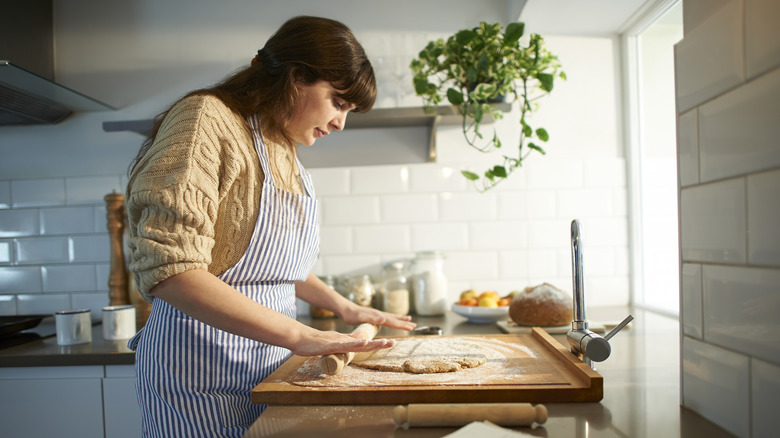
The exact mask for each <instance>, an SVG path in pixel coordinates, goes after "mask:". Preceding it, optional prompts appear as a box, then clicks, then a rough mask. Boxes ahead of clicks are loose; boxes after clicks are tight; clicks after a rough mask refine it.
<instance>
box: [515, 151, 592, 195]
mask: <svg viewBox="0 0 780 438" xmlns="http://www.w3.org/2000/svg"><path fill="white" fill-rule="evenodd" d="M583 167H584V166H583V163H582V162H581V161H563V160H552V159H549V158H548V159H545V160H540V161H537V162H535V163H534V165H533V166H529V167H528V168H526V169H525V171H526V172H528V176H527V177H526V182H527V184H528V188H531V189H567V188H580V187H583V183H584V177H583Z"/></svg>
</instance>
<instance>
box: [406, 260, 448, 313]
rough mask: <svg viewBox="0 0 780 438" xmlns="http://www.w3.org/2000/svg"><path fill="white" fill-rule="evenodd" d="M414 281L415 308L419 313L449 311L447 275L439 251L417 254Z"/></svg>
mask: <svg viewBox="0 0 780 438" xmlns="http://www.w3.org/2000/svg"><path fill="white" fill-rule="evenodd" d="M413 266H414V269H413V277H412V278H413V281H412V295H413V297H414V300H413V301H414V309H415V312H416V313H417V314H418V315H443V314H444V313H445V312H446V311H447V276H446V275H444V255H443V254H442V253H440V252H439V251H422V252H418V253H417V254H415V257H414V264H413Z"/></svg>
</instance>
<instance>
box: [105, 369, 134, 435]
mask: <svg viewBox="0 0 780 438" xmlns="http://www.w3.org/2000/svg"><path fill="white" fill-rule="evenodd" d="M103 408H104V410H105V411H104V412H105V419H106V438H139V437H140V436H141V410H140V409H139V408H138V399H137V398H136V392H135V369H134V368H133V365H106V378H105V379H103Z"/></svg>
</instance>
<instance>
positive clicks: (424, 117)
mask: <svg viewBox="0 0 780 438" xmlns="http://www.w3.org/2000/svg"><path fill="white" fill-rule="evenodd" d="M496 106H497V107H498V109H499V110H501V111H502V112H509V111H510V110H511V105H510V104H508V103H500V104H496ZM461 121H462V118H461V116H460V115H459V114H458V112H457V109H456V108H455V107H453V106H440V107H438V108H437V109H436V112H435V113H428V112H426V111H425V110H424V109H423V108H422V107H410V108H376V109H373V110H371V111H369V112H368V113H363V114H360V113H354V114H350V115H349V119H348V122H347V128H346V129H347V130H350V129H365V128H401V127H428V145H427V146H428V153H427V156H428V161H435V160H436V128H437V127H438V126H444V125H459V124H460V123H461ZM493 121H494V120H493V119H492V118H491V119H489V120H484V121H483V122H482V123H483V124H487V123H492V122H493ZM153 125H154V121H153V120H152V119H144V120H118V121H107V122H103V131H105V132H121V131H130V132H135V133H138V134H141V135H143V136H144V137H146V136H148V135H149V133H150V132H151V130H152V126H153Z"/></svg>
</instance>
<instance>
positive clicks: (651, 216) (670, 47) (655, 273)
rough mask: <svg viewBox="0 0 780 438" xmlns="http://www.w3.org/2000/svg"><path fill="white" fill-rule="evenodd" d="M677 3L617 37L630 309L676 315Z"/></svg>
mask: <svg viewBox="0 0 780 438" xmlns="http://www.w3.org/2000/svg"><path fill="white" fill-rule="evenodd" d="M682 36H683V22H682V2H681V1H679V0H673V1H670V0H662V1H658V2H656V3H655V4H654V6H653V7H651V8H648V10H647V11H646V13H644V14H642V17H640V18H639V19H638V20H636V23H635V24H634V25H632V27H631V28H630V29H629V30H628V31H627V32H625V33H624V34H623V42H624V47H625V60H626V61H625V62H626V69H625V71H626V78H627V84H628V93H627V94H628V99H627V107H628V109H629V111H628V114H629V117H628V130H627V132H628V145H629V146H628V153H627V157H628V162H629V166H630V171H629V203H630V217H631V221H630V224H631V248H632V270H631V272H632V281H631V283H632V284H631V286H632V287H631V290H632V303H633V304H634V305H636V306H640V307H645V308H651V309H655V310H659V311H662V312H665V313H670V314H675V315H677V314H679V277H680V276H679V249H678V247H679V239H678V230H677V224H678V214H677V205H678V203H677V193H678V188H677V147H676V146H677V141H676V132H677V127H676V114H675V92H674V44H676V43H677V42H678V41H680V40H681V39H682Z"/></svg>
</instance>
